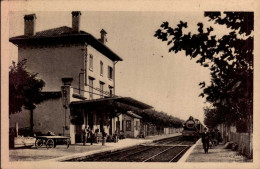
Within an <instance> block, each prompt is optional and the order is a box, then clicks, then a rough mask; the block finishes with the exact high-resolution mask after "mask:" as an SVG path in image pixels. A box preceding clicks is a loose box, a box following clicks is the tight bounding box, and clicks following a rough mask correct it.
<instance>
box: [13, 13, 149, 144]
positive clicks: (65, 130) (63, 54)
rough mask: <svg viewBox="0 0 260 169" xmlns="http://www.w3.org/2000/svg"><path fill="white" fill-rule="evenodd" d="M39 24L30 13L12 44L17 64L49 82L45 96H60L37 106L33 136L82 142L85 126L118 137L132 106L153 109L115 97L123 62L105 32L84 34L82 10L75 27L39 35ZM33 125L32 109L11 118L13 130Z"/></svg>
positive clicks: (52, 30)
mask: <svg viewBox="0 0 260 169" xmlns="http://www.w3.org/2000/svg"><path fill="white" fill-rule="evenodd" d="M36 20H37V18H36V15H35V14H31V15H26V16H25V17H24V35H21V36H17V37H12V38H10V40H9V41H10V42H11V43H13V44H14V45H16V46H17V47H18V61H21V60H24V59H26V60H27V64H26V67H27V70H28V71H29V72H34V73H38V77H39V78H40V79H42V80H44V81H45V83H46V85H45V87H44V88H43V92H46V93H51V94H52V95H53V94H55V95H56V96H57V97H55V98H50V99H49V100H47V101H44V102H43V103H42V104H39V105H37V107H36V109H35V110H34V117H33V123H34V132H41V133H46V132H48V131H53V132H55V133H56V134H57V135H67V136H70V137H71V142H72V143H75V142H77V141H78V142H80V140H81V139H79V138H80V137H82V129H84V128H85V126H87V127H89V128H90V129H93V130H96V129H98V130H99V131H105V132H106V133H109V134H114V133H116V132H119V131H120V130H122V126H123V125H122V123H123V117H122V116H123V115H122V114H124V113H126V112H127V111H129V110H132V108H133V107H135V108H141V109H146V108H151V106H149V105H146V104H144V103H141V102H139V101H136V100H134V99H132V98H122V97H117V96H116V95H115V66H116V63H117V62H118V61H122V58H120V57H119V56H118V55H117V54H116V53H114V52H113V51H112V50H111V49H109V48H108V47H107V46H106V42H107V38H106V35H107V32H106V31H105V30H104V29H102V30H101V31H100V39H97V38H95V37H94V36H92V35H91V34H89V33H87V32H85V31H82V30H81V29H80V24H81V12H80V11H74V12H72V27H71V28H70V27H67V26H62V27H58V28H54V29H49V30H44V31H40V32H36V30H35V24H36ZM133 100H134V101H133ZM133 120H134V119H133ZM29 121H30V114H29V111H28V110H25V109H23V110H22V112H21V113H17V114H14V115H11V117H10V127H14V126H15V123H18V124H19V128H26V127H28V126H29V125H30V122H29ZM120 126H121V128H120Z"/></svg>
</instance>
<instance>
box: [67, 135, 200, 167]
mask: <svg viewBox="0 0 260 169" xmlns="http://www.w3.org/2000/svg"><path fill="white" fill-rule="evenodd" d="M195 142H196V141H195V140H194V141H190V140H185V139H184V138H182V137H181V136H178V137H171V138H166V139H161V140H158V141H154V142H153V143H151V144H148V145H138V146H133V147H129V148H126V149H121V150H117V151H113V152H103V153H98V154H93V155H89V156H86V157H80V158H75V159H71V160H67V161H81V162H91V161H95V162H97V161H106V162H177V161H178V160H179V159H180V158H181V157H182V155H184V154H185V152H186V151H187V150H188V149H189V148H190V147H191V145H193V144H194V143H195Z"/></svg>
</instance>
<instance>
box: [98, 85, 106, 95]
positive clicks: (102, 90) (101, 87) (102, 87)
mask: <svg viewBox="0 0 260 169" xmlns="http://www.w3.org/2000/svg"><path fill="white" fill-rule="evenodd" d="M104 84H105V83H104V82H99V89H100V97H101V98H103V97H104V93H103V92H104Z"/></svg>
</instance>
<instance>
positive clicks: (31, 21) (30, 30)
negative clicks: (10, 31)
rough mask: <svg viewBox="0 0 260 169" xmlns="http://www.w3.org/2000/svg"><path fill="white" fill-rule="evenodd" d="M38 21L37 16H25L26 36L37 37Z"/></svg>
mask: <svg viewBox="0 0 260 169" xmlns="http://www.w3.org/2000/svg"><path fill="white" fill-rule="evenodd" d="M36 19H37V18H36V15H35V14H30V15H25V16H24V35H26V36H33V35H35V27H36Z"/></svg>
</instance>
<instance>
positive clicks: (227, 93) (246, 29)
mask: <svg viewBox="0 0 260 169" xmlns="http://www.w3.org/2000/svg"><path fill="white" fill-rule="evenodd" d="M204 15H205V17H207V18H209V21H210V22H213V21H214V23H215V25H223V26H226V29H228V30H230V31H229V33H228V34H225V35H223V36H222V37H221V38H218V39H217V38H216V35H215V34H214V29H213V27H207V28H206V29H205V28H204V25H203V23H198V24H197V26H198V32H197V33H194V34H191V32H188V33H184V29H186V28H187V27H188V24H187V22H183V21H180V23H179V24H178V25H177V27H176V28H172V27H170V26H169V23H168V22H164V23H163V24H162V25H161V28H160V29H158V30H157V31H156V32H155V35H154V36H155V37H157V38H158V39H160V40H162V41H166V42H167V45H168V46H170V47H169V52H175V53H177V52H180V51H185V54H186V56H189V57H190V58H191V59H195V58H196V62H197V63H199V64H200V65H201V66H204V67H207V68H209V69H210V71H211V82H210V84H209V85H207V84H205V82H201V83H200V84H199V85H200V86H201V89H203V92H202V93H201V94H200V96H201V97H206V100H207V101H208V102H210V103H211V104H212V105H213V106H214V107H215V109H216V110H214V111H216V113H218V114H222V115H223V116H222V118H223V119H225V122H227V123H230V124H234V123H236V122H241V121H243V120H247V122H248V123H247V124H249V125H248V131H251V132H252V117H253V35H252V34H253V33H252V32H253V29H254V26H253V25H254V23H253V21H254V13H253V12H224V13H222V14H221V13H220V12H205V14H204ZM211 113H212V112H211Z"/></svg>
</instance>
